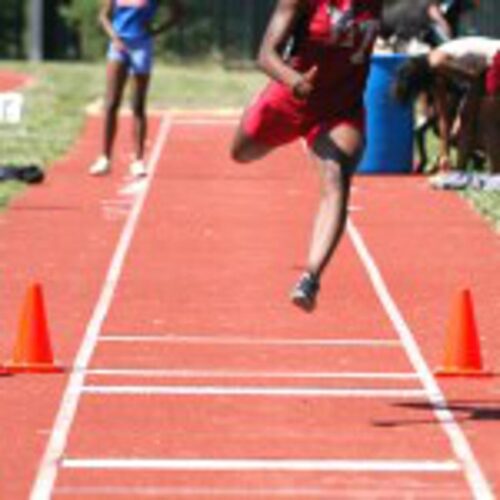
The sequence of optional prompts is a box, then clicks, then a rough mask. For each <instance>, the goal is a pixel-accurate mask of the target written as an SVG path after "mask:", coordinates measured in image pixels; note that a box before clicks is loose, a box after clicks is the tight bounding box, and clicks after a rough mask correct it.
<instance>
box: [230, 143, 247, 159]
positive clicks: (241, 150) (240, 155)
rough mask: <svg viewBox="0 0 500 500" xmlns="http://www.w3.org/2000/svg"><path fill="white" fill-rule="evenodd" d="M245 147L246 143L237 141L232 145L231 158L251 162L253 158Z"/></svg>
mask: <svg viewBox="0 0 500 500" xmlns="http://www.w3.org/2000/svg"><path fill="white" fill-rule="evenodd" d="M245 149H246V148H245V146H244V145H242V144H238V143H237V142H236V141H235V142H234V143H233V145H232V147H231V159H232V160H233V161H234V162H236V163H240V164H244V163H249V162H250V161H251V159H250V157H249V155H248V153H247V152H246V151H245Z"/></svg>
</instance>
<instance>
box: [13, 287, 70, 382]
mask: <svg viewBox="0 0 500 500" xmlns="http://www.w3.org/2000/svg"><path fill="white" fill-rule="evenodd" d="M5 368H6V369H7V370H8V371H9V372H10V373H20V372H22V373H58V372H62V371H63V369H62V368H61V367H59V366H55V365H54V360H53V356H52V348H51V345H50V339H49V333H48V328H47V318H46V315H45V307H44V301H43V294H42V287H41V285H39V284H38V283H34V284H32V285H31V286H30V287H29V288H28V291H27V293H26V298H25V301H24V304H23V308H22V311H21V317H20V321H19V330H18V334H17V340H16V345H15V347H14V355H13V357H12V360H10V361H8V362H7V363H6V365H5Z"/></svg>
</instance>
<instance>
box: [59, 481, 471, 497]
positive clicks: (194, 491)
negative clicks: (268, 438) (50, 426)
mask: <svg viewBox="0 0 500 500" xmlns="http://www.w3.org/2000/svg"><path fill="white" fill-rule="evenodd" d="M368 488H369V486H362V485H358V484H355V483H354V484H353V482H351V483H350V484H346V485H344V486H342V485H336V486H332V487H331V488H328V487H325V488H304V487H300V486H297V487H293V488H283V487H282V488H264V487H261V488H252V487H248V488H242V487H228V488H224V489H222V488H215V487H209V486H207V487H200V486H198V487H188V486H184V487H182V486H181V487H177V488H176V487H163V486H130V487H118V486H74V487H70V486H63V487H59V488H56V489H55V490H54V492H55V494H56V495H58V496H63V495H64V496H70V497H71V498H81V497H85V496H87V497H92V498H100V499H102V498H107V497H120V496H125V497H126V498H144V497H159V498H163V499H165V498H168V499H169V498H180V497H182V498H195V499H196V500H200V499H202V498H217V499H219V498H233V499H234V497H238V498H265V499H269V498H291V499H295V498H307V499H311V498H327V499H328V500H332V499H337V500H339V499H345V498H351V499H358V500H362V499H365V500H366V499H367V498H417V497H418V498H420V499H424V498H427V499H429V500H435V499H436V498H447V499H452V498H454V499H456V500H458V499H459V498H462V499H465V495H460V494H459V493H458V492H457V491H456V485H453V484H448V485H443V486H428V485H422V484H417V483H413V484H408V482H407V483H401V482H398V483H396V484H393V485H392V487H391V485H388V484H384V485H375V484H374V485H373V486H372V487H371V488H369V489H368Z"/></svg>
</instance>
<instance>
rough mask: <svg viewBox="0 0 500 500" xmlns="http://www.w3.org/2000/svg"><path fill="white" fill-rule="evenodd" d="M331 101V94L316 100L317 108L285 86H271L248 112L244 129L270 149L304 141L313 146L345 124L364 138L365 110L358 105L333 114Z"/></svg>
mask: <svg viewBox="0 0 500 500" xmlns="http://www.w3.org/2000/svg"><path fill="white" fill-rule="evenodd" d="M331 100H332V95H331V94H329V95H328V96H325V98H324V99H319V98H318V96H316V99H315V103H316V105H311V104H310V103H307V102H306V101H301V100H299V99H296V98H295V97H294V96H293V95H292V93H291V92H290V90H289V89H288V88H286V87H285V86H283V85H280V84H278V83H274V82H271V83H270V84H269V85H268V86H267V87H266V88H265V89H264V91H263V92H262V93H261V94H260V95H259V96H258V97H257V99H256V100H255V101H254V102H253V103H252V104H251V105H250V107H249V108H248V109H247V111H246V114H245V117H244V121H243V129H244V131H245V134H246V135H248V136H249V137H251V138H252V139H253V140H254V141H255V142H258V143H260V144H264V145H266V146H269V147H278V146H282V145H284V144H287V143H289V142H292V141H294V140H296V139H298V138H300V137H304V138H305V139H306V140H307V143H308V144H309V145H312V144H313V143H314V142H315V140H316V138H317V137H318V136H319V135H321V134H323V133H326V132H329V131H330V130H332V129H334V128H335V127H337V126H339V125H343V124H348V125H351V126H352V127H353V128H355V129H356V130H359V131H360V132H361V133H362V134H364V129H365V112H364V109H363V107H362V106H360V105H356V106H352V107H351V109H347V110H346V111H337V112H330V113H329V112H326V111H325V108H327V105H328V102H331ZM318 103H321V104H322V106H321V107H319V105H318Z"/></svg>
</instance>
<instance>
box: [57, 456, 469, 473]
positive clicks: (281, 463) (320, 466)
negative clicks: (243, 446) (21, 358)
mask: <svg viewBox="0 0 500 500" xmlns="http://www.w3.org/2000/svg"><path fill="white" fill-rule="evenodd" d="M62 467H63V468H65V469H86V470H89V469H101V470H104V469H106V470H162V471H219V472H227V471H239V472H248V471H258V472H262V471H285V472H416V473H420V472H430V473H435V472H457V471H460V465H459V464H458V463H457V462H455V461H453V460H444V461H435V460H329V459H324V460H293V459H281V460H273V459H267V460H266V459H255V460H251V459H227V460H220V459H205V460H204V459H185V460H183V459H98V458H96V459H91V458H88V459H76V458H66V459H64V460H63V461H62Z"/></svg>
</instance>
